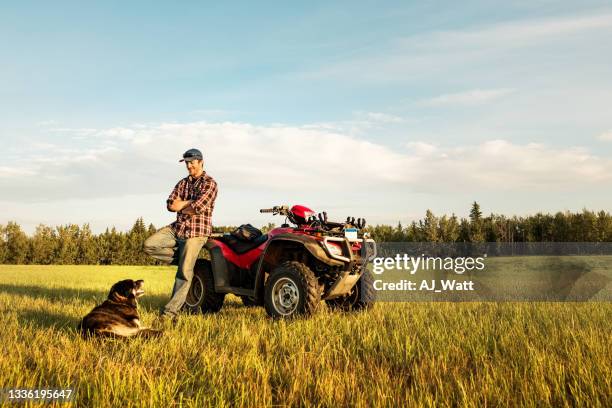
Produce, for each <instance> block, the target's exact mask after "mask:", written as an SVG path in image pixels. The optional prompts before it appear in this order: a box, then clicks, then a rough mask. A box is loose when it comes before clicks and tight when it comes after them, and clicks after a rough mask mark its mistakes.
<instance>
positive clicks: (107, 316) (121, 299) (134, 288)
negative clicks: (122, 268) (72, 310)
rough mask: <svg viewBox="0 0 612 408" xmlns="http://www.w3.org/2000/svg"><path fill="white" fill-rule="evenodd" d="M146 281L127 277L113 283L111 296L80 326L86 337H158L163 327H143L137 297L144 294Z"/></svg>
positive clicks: (85, 318)
mask: <svg viewBox="0 0 612 408" xmlns="http://www.w3.org/2000/svg"><path fill="white" fill-rule="evenodd" d="M143 286H144V281H143V280H137V281H133V280H131V279H126V280H122V281H119V282H117V283H115V284H114V285H113V287H112V288H111V290H110V293H109V294H108V299H106V300H105V301H104V303H102V304H101V305H98V306H96V307H95V308H94V309H93V310H92V311H91V312H89V314H88V315H87V316H85V317H84V318H83V320H82V321H81V323H80V324H79V326H78V329H79V330H80V331H81V334H82V335H83V336H84V337H90V336H104V337H132V336H139V337H158V336H160V335H161V334H162V332H161V331H160V330H153V329H149V328H145V327H142V326H141V325H140V319H139V316H138V301H137V299H138V298H139V297H141V296H142V295H144V289H143Z"/></svg>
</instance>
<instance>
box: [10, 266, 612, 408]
mask: <svg viewBox="0 0 612 408" xmlns="http://www.w3.org/2000/svg"><path fill="white" fill-rule="evenodd" d="M122 278H134V279H137V278H142V279H144V280H145V288H146V289H147V295H146V296H145V297H144V298H143V299H142V302H141V314H142V321H143V322H144V323H145V324H147V323H150V322H151V321H152V320H153V318H154V316H155V314H156V311H157V309H158V308H159V307H161V306H162V305H163V304H164V303H165V302H166V301H167V299H168V295H169V293H170V290H171V286H172V283H173V279H174V272H173V269H171V268H169V267H137V266H133V267H125V266H120V267H119V266H117V267H115V266H10V265H2V266H0V312H1V313H0V316H1V317H0V318H1V319H2V320H1V322H2V330H1V331H0V347H1V348H2V357H0V373H1V374H0V388H13V387H20V388H49V387H74V388H75V389H76V400H75V402H74V403H73V405H74V406H79V407H81V406H96V407H97V406H102V407H119V406H121V407H141V406H160V407H168V406H193V407H201V406H215V407H217V406H218V407H230V406H231V407H234V406H257V407H260V406H300V405H317V406H363V407H371V406H525V405H527V406H612V384H611V381H612V380H611V379H612V370H611V368H612V346H611V344H612V336H611V331H610V327H611V326H612V305H611V304H610V303H607V302H597V303H595V302H593V303H476V302H473V303H379V304H377V305H376V306H375V308H374V309H373V310H371V311H369V312H365V313H357V314H342V313H336V312H330V311H328V310H326V309H325V308H323V310H322V311H321V312H320V313H318V314H317V315H316V316H313V317H312V318H310V319H300V320H295V321H291V322H286V321H278V322H276V321H272V320H270V319H269V318H268V317H267V316H266V314H265V312H264V310H263V309H262V308H246V307H243V306H242V305H241V303H240V301H239V299H238V298H235V297H228V298H227V299H226V304H225V306H224V308H223V309H222V311H221V312H220V313H219V314H217V315H210V316H184V317H182V318H181V319H180V321H179V323H178V325H177V326H176V327H174V328H171V329H169V330H167V331H166V333H165V335H164V336H163V337H162V338H161V339H159V340H153V341H147V340H143V339H134V340H130V341H115V340H105V341H100V340H94V341H86V340H83V339H81V338H80V336H79V335H78V333H77V332H76V330H75V326H76V325H77V323H78V322H79V320H80V318H81V317H82V316H83V315H85V314H86V313H87V312H89V310H91V308H92V307H93V306H94V305H95V304H97V303H99V302H101V301H102V300H103V299H104V298H105V296H106V294H107V291H108V289H109V288H110V286H111V284H112V283H114V282H115V281H117V280H120V279H122ZM62 406H66V405H62Z"/></svg>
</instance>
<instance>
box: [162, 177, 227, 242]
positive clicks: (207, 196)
mask: <svg viewBox="0 0 612 408" xmlns="http://www.w3.org/2000/svg"><path fill="white" fill-rule="evenodd" d="M177 198H178V199H180V200H192V202H191V206H192V207H193V209H194V211H195V215H189V214H183V213H181V212H177V213H176V221H175V222H173V223H172V224H171V225H170V226H171V227H172V228H173V229H174V232H175V233H176V235H177V237H179V238H183V239H186V238H194V237H205V236H208V235H210V234H211V233H212V223H211V218H212V213H213V209H214V207H215V199H216V198H217V182H216V181H215V180H214V179H213V178H212V177H210V176H209V175H207V174H206V172H204V173H202V175H201V176H200V177H198V178H194V177H191V176H187V177H185V178H184V179H182V180H180V181H179V182H178V183H177V184H176V186H174V189H173V190H172V192H171V193H170V196H168V199H167V200H166V203H167V204H168V205H170V203H171V202H172V201H173V200H175V199H177Z"/></svg>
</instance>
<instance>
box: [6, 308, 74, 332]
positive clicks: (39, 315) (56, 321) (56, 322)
mask: <svg viewBox="0 0 612 408" xmlns="http://www.w3.org/2000/svg"><path fill="white" fill-rule="evenodd" d="M17 319H18V320H19V323H20V324H23V323H25V324H31V325H33V326H36V327H38V328H40V329H49V328H55V329H59V330H62V331H70V330H74V331H76V328H77V325H78V324H79V322H80V321H81V319H80V318H75V317H73V316H68V315H64V314H60V313H53V312H47V311H43V310H37V309H27V310H20V311H18V312H17Z"/></svg>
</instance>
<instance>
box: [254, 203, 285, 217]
mask: <svg viewBox="0 0 612 408" xmlns="http://www.w3.org/2000/svg"><path fill="white" fill-rule="evenodd" d="M259 212H260V213H272V214H274V215H276V214H281V215H287V214H289V206H287V205H275V206H274V207H272V208H262V209H261V210H259Z"/></svg>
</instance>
